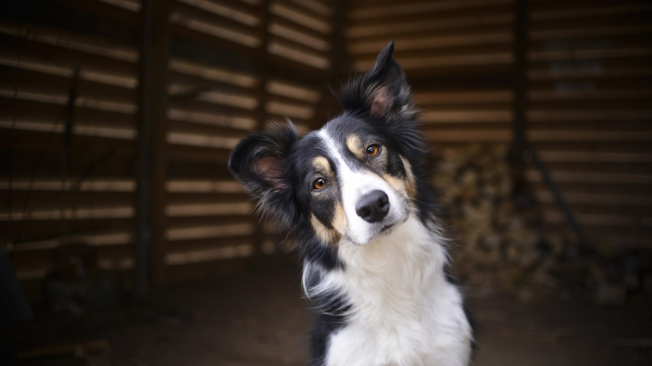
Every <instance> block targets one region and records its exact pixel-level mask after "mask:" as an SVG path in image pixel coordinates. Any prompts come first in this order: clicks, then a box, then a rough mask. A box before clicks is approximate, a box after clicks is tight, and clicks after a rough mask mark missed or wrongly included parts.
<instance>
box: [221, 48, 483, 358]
mask: <svg viewBox="0 0 652 366" xmlns="http://www.w3.org/2000/svg"><path fill="white" fill-rule="evenodd" d="M393 51H394V44H393V42H391V43H389V45H387V47H385V48H384V49H383V50H382V51H381V52H380V54H379V55H378V58H377V60H376V64H375V66H374V68H373V69H372V70H370V71H368V72H367V73H365V74H363V75H361V76H359V77H357V78H356V79H355V80H353V81H352V82H350V83H348V84H346V85H345V86H344V87H343V89H342V91H341V92H340V93H339V95H338V96H337V98H338V100H339V101H340V103H341V104H342V106H343V113H342V114H341V115H340V116H339V117H337V118H334V119H332V120H330V121H328V122H327V123H326V124H325V125H324V126H323V127H322V128H321V129H320V130H318V131H313V132H310V133H308V134H307V135H305V136H304V137H303V138H301V139H299V138H298V136H297V133H296V130H295V129H294V127H293V125H292V124H291V122H288V125H287V126H284V125H276V126H274V127H272V128H271V129H270V131H267V132H260V133H256V134H253V135H249V136H247V137H246V138H245V139H243V140H242V141H240V142H239V144H238V145H237V146H236V147H235V148H234V150H233V152H232V154H231V157H230V159H229V169H230V170H231V172H232V173H233V175H234V176H235V178H236V179H237V180H239V181H240V182H241V183H242V184H243V186H244V188H245V190H246V191H247V192H248V193H249V194H250V195H251V196H252V197H253V198H254V199H256V200H258V202H259V203H258V205H259V206H258V207H259V208H260V210H262V211H263V212H264V213H266V214H269V215H271V216H273V217H274V218H275V220H276V221H277V222H278V224H279V226H281V227H282V228H285V230H288V231H290V232H292V233H293V234H294V235H295V237H296V245H297V247H298V249H299V250H300V253H301V255H302V258H303V261H304V262H303V281H302V283H303V288H304V291H305V293H306V295H307V297H309V298H310V299H311V300H312V301H313V302H314V307H315V311H316V315H315V316H316V320H315V322H316V323H315V326H314V329H313V331H312V336H311V351H312V365H313V366H439V365H442V366H443V365H446V366H466V365H469V363H470V359H471V354H472V349H473V347H474V335H473V327H472V326H471V321H470V318H469V317H468V316H467V312H466V311H465V309H466V308H465V306H464V303H463V298H462V295H461V294H460V291H459V290H458V288H457V286H456V285H455V284H454V282H453V280H452V278H451V276H450V275H448V270H447V268H448V266H449V257H448V254H447V250H446V247H447V240H446V239H445V236H444V235H442V232H441V229H440V226H439V225H438V221H437V219H436V218H435V216H434V214H433V213H434V212H435V211H436V208H437V202H436V194H435V191H434V189H433V188H432V186H431V185H430V184H429V183H428V182H429V180H430V175H429V173H428V169H427V168H426V164H424V163H425V159H427V156H428V149H427V145H426V142H425V140H424V138H423V135H422V134H421V132H420V130H419V126H418V125H419V121H418V111H417V109H416V108H415V103H414V102H413V100H412V99H411V94H410V87H409V85H408V83H407V81H406V77H405V74H404V72H403V70H402V69H401V68H400V66H399V65H398V63H397V62H396V60H395V59H394V57H393Z"/></svg>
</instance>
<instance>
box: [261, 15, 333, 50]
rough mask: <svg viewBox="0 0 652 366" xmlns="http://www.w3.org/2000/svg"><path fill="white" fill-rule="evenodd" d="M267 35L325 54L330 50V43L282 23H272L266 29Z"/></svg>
mask: <svg viewBox="0 0 652 366" xmlns="http://www.w3.org/2000/svg"><path fill="white" fill-rule="evenodd" d="M268 30H269V33H271V34H273V35H275V36H278V37H282V38H284V39H287V40H289V41H292V42H294V43H297V44H301V45H303V46H307V47H310V48H312V49H314V50H317V51H321V52H327V51H328V50H330V43H329V42H328V40H326V39H324V38H322V37H315V36H314V35H311V34H306V33H304V32H303V31H302V29H299V28H297V27H296V26H288V25H284V24H283V23H282V22H279V21H273V22H271V23H270V24H269V27H268Z"/></svg>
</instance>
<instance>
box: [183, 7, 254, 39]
mask: <svg viewBox="0 0 652 366" xmlns="http://www.w3.org/2000/svg"><path fill="white" fill-rule="evenodd" d="M206 3H208V4H210V3H211V2H208V1H193V0H182V1H173V2H172V12H173V13H175V14H179V15H181V16H183V17H184V18H188V19H194V20H197V21H201V22H204V23H207V24H219V25H220V27H223V28H225V29H228V30H229V31H231V32H234V33H242V34H248V35H253V32H252V30H253V27H255V26H256V25H258V23H259V22H260V19H257V17H256V14H255V13H253V12H251V13H249V14H247V13H241V12H235V13H234V14H229V15H227V14H224V15H222V14H219V13H217V12H211V11H207V9H202V8H201V7H199V6H197V5H198V4H206ZM213 4H215V5H216V6H220V4H219V3H213ZM213 4H211V5H213ZM238 15H241V16H240V17H238Z"/></svg>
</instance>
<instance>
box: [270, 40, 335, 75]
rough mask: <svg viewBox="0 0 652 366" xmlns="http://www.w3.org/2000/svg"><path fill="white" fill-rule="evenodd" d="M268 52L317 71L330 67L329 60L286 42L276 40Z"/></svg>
mask: <svg viewBox="0 0 652 366" xmlns="http://www.w3.org/2000/svg"><path fill="white" fill-rule="evenodd" d="M267 51H268V52H269V53H270V54H272V55H274V56H276V57H280V58H284V59H287V60H290V61H293V62H295V63H299V64H302V65H305V66H310V67H314V68H315V69H320V70H325V69H327V68H328V67H329V60H328V59H327V58H325V57H323V56H322V55H320V54H318V53H316V52H312V51H311V52H310V53H309V52H306V50H305V49H301V48H298V47H297V45H295V44H291V43H290V42H287V41H286V40H283V39H280V38H275V39H274V40H273V41H272V42H270V43H269V45H268V47H267Z"/></svg>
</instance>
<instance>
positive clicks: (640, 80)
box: [530, 70, 652, 92]
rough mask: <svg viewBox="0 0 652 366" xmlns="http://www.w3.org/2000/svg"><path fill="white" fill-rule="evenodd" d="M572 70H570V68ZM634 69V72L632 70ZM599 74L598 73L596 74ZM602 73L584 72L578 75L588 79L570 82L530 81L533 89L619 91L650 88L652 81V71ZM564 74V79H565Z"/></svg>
mask: <svg viewBox="0 0 652 366" xmlns="http://www.w3.org/2000/svg"><path fill="white" fill-rule="evenodd" d="M569 71H570V70H569ZM632 71H633V72H632ZM596 74H597V75H596ZM599 74H600V73H599V72H598V73H595V74H593V75H591V74H590V73H583V75H576V77H581V78H584V79H589V80H586V81H583V80H580V81H579V82H573V81H572V79H571V80H570V81H568V82H563V81H562V82H559V81H554V80H550V81H549V80H541V81H533V82H531V83H530V88H531V89H532V90H558V89H561V88H564V89H566V90H574V89H575V90H582V89H584V90H586V89H588V90H593V91H598V92H602V91H607V92H612V91H618V90H625V89H628V90H642V91H645V90H649V89H650V87H649V86H650V82H651V81H652V73H646V74H643V75H641V74H640V73H638V72H636V70H630V74H629V75H627V74H624V75H613V76H612V77H606V78H600V75H599ZM565 78H566V77H565V75H564V79H565Z"/></svg>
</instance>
